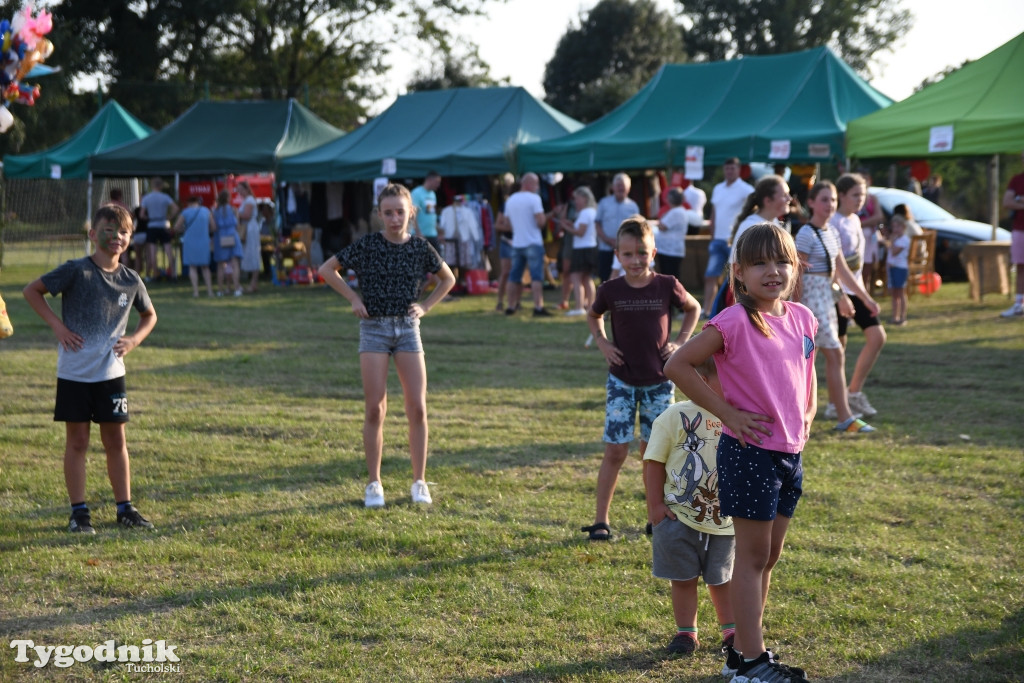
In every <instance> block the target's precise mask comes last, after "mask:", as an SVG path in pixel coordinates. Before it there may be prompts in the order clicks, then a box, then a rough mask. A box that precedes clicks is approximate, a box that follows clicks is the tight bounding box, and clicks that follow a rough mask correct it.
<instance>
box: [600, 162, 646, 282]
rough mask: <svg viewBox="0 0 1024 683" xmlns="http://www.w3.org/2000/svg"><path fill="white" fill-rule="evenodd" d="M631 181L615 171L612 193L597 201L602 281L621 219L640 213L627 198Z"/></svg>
mask: <svg viewBox="0 0 1024 683" xmlns="http://www.w3.org/2000/svg"><path fill="white" fill-rule="evenodd" d="M630 185H631V182H630V180H629V176H628V175H626V174H625V173H616V174H615V177H614V178H612V193H611V194H610V195H607V196H605V197H602V198H601V201H599V202H598V203H597V216H596V218H595V220H594V226H595V227H596V228H597V249H598V253H597V259H598V260H597V276H598V277H599V278H600V279H601V282H604V281H605V280H607V279H608V277H609V276H610V275H611V273H612V260H613V259H614V258H615V236H616V235H618V234H619V226H620V225H621V224H622V221H624V220H626V219H627V218H629V217H630V216H633V215H635V214H638V213H640V208H639V207H638V206H637V205H636V202H634V201H633V200H632V199H630V198H629V187H630Z"/></svg>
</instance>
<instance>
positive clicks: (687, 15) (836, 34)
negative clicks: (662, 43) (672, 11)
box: [676, 0, 913, 76]
mask: <svg viewBox="0 0 1024 683" xmlns="http://www.w3.org/2000/svg"><path fill="white" fill-rule="evenodd" d="M676 5H677V6H678V7H679V10H680V15H681V16H682V18H683V19H684V23H685V24H686V25H688V26H689V28H688V29H687V30H686V44H687V49H688V51H689V53H690V56H691V57H692V58H694V59H705V60H708V61H720V60H724V59H731V58H733V57H740V56H743V55H766V54H778V53H781V52H794V51H797V50H806V49H809V48H813V47H820V46H823V45H827V46H829V47H831V48H832V49H833V50H835V52H836V54H838V55H839V56H840V57H842V58H843V60H844V61H846V63H847V64H849V65H850V66H851V67H853V68H854V69H855V70H856V71H858V72H860V73H861V74H863V75H865V76H867V75H870V73H871V70H870V67H871V62H872V60H873V59H874V56H875V54H876V53H878V52H881V51H883V50H887V49H889V46H890V45H892V44H893V43H895V42H897V41H898V40H900V39H901V38H902V37H903V36H904V35H905V34H906V32H907V31H908V30H909V29H910V26H911V23H912V20H913V17H912V15H911V13H910V12H909V11H908V10H904V9H900V7H899V5H900V0H811V1H810V2H808V1H807V0H676Z"/></svg>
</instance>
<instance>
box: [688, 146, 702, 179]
mask: <svg viewBox="0 0 1024 683" xmlns="http://www.w3.org/2000/svg"><path fill="white" fill-rule="evenodd" d="M685 170H686V178H687V179H688V180H704V148H703V147H702V146H700V145H687V146H686V169H685Z"/></svg>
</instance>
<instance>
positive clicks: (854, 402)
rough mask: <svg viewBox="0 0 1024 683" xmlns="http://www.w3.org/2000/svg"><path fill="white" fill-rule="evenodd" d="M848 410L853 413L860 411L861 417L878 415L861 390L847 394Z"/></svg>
mask: <svg viewBox="0 0 1024 683" xmlns="http://www.w3.org/2000/svg"><path fill="white" fill-rule="evenodd" d="M849 401H850V410H852V411H853V412H854V413H860V414H861V417H874V416H875V415H878V411H877V410H875V408H874V406H872V405H871V404H870V403H868V397H867V396H865V395H864V392H863V391H858V392H856V393H851V394H850V396H849Z"/></svg>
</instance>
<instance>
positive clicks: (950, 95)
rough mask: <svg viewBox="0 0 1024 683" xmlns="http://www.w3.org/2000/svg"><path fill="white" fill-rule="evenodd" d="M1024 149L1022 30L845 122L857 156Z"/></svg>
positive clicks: (849, 150)
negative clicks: (933, 79)
mask: <svg viewBox="0 0 1024 683" xmlns="http://www.w3.org/2000/svg"><path fill="white" fill-rule="evenodd" d="M1022 149H1024V33H1021V34H1020V35H1018V36H1017V37H1016V38H1014V39H1013V40H1011V41H1009V42H1008V43H1006V44H1004V45H1002V46H1000V47H999V48H997V49H996V50H994V51H992V52H990V53H989V54H987V55H985V56H984V57H982V58H981V59H979V60H977V61H975V62H971V63H970V64H968V65H967V66H965V67H963V68H962V69H959V70H957V71H955V72H953V73H952V74H950V75H949V76H947V77H945V78H943V79H942V80H941V81H939V82H938V83H934V84H932V85H929V86H928V87H926V88H923V89H922V90H920V91H918V92H916V93H914V94H913V95H911V96H910V97H908V98H907V99H905V100H903V101H901V102H897V103H896V104H894V105H892V106H891V107H889V108H887V109H884V110H882V111H878V112H874V113H872V114H868V115H867V116H863V117H861V118H858V119H854V120H853V121H850V125H849V128H848V130H847V139H846V153H847V155H849V156H850V157H856V158H858V159H867V158H891V159H908V158H910V159H916V158H923V157H934V158H941V157H953V156H965V155H986V156H987V155H990V154H1010V153H1017V152H1020V151H1021V150H1022Z"/></svg>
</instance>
